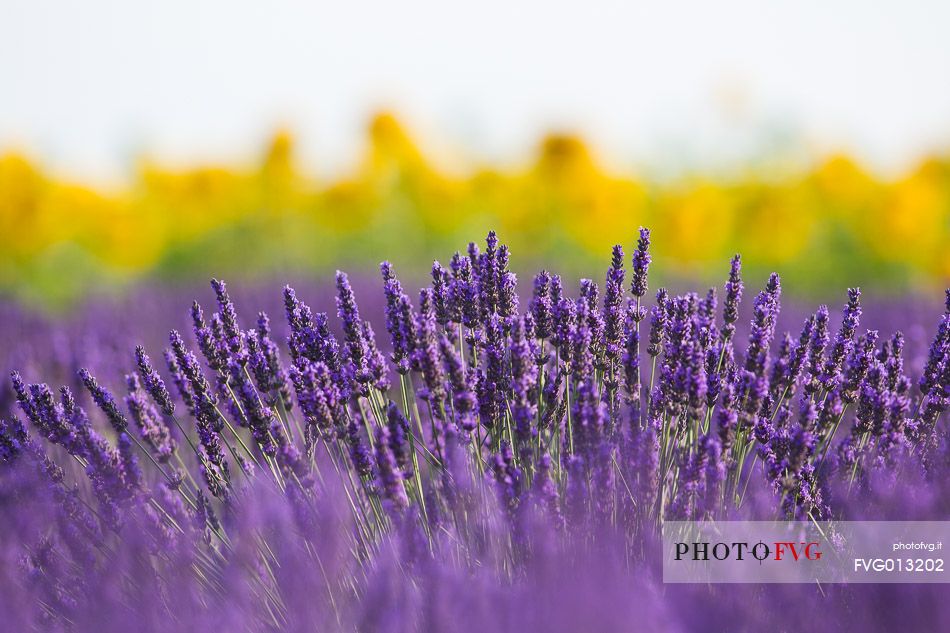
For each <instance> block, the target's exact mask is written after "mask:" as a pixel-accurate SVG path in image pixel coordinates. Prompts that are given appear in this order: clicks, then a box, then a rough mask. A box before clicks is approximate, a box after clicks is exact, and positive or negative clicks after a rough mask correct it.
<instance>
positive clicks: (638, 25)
mask: <svg viewBox="0 0 950 633" xmlns="http://www.w3.org/2000/svg"><path fill="white" fill-rule="evenodd" d="M0 7H2V8H0V151H2V150H3V149H10V148H23V149H27V150H29V151H30V152H31V153H33V154H34V155H36V156H37V157H39V158H41V159H42V160H43V161H44V162H45V163H47V164H49V165H51V166H52V167H53V168H54V169H56V170H58V171H60V172H62V173H66V174H69V175H72V176H76V177H81V178H85V179H93V180H101V181H106V182H108V181H115V180H116V179H118V180H120V181H121V179H122V178H123V177H124V176H125V175H126V174H127V173H128V170H129V167H130V165H131V164H132V159H133V158H134V157H136V156H142V155H148V156H150V157H154V158H158V159H159V160H163V161H167V162H170V163H174V164H179V163H185V164H187V163H192V162H196V161H203V160H217V161H224V162H229V161H231V162H233V161H237V160H241V159H247V158H250V157H253V156H254V155H255V152H256V151H257V150H258V148H259V147H260V145H261V142H262V140H263V139H265V138H266V137H267V136H268V135H269V134H270V132H271V131H273V130H274V129H275V128H277V127H278V126H281V125H283V126H287V127H290V128H292V129H294V130H296V131H297V132H298V133H299V136H300V139H301V145H302V148H301V149H302V153H303V154H304V157H305V158H306V160H307V162H308V165H309V166H311V167H312V168H313V169H315V170H318V171H319V170H323V171H331V172H332V171H333V170H339V169H344V168H345V167H346V166H347V165H349V164H350V163H351V162H352V160H353V159H354V157H355V156H356V155H357V153H358V150H359V148H360V143H361V140H362V135H363V132H362V130H363V128H364V126H365V122H366V120H367V117H368V115H369V114H370V113H371V112H373V111H375V110H377V109H379V108H381V107H387V108H391V109H394V110H396V111H397V112H399V113H401V114H402V115H403V116H404V118H405V119H406V120H407V122H408V123H409V124H410V126H411V127H412V128H413V129H415V130H417V131H418V132H419V133H420V134H421V135H422V136H423V139H424V140H426V141H430V142H431V143H432V145H433V147H437V148H438V149H437V151H443V150H445V152H446V153H447V154H448V153H453V154H454V152H455V150H459V149H463V150H465V151H466V152H467V153H468V155H470V156H474V157H477V158H479V159H484V160H502V161H518V160H522V159H523V158H524V157H526V156H529V155H530V153H531V152H532V150H533V148H534V146H535V145H536V142H537V139H538V138H539V136H540V135H541V134H542V133H543V132H545V131H548V130H552V129H567V130H573V131H578V132H580V133H582V134H584V135H586V136H587V137H588V138H590V139H591V141H592V142H593V144H594V146H595V147H596V148H598V149H599V150H600V151H601V152H602V153H603V154H604V155H605V156H607V157H609V159H610V160H611V161H615V162H617V163H619V164H621V165H627V164H629V165H635V164H650V163H656V164H664V163H676V162H684V163H691V162H692V163H701V164H718V163H723V162H728V161H730V160H735V159H736V158H739V159H743V158H748V157H749V156H752V155H756V154H759V153H763V152H765V153H767V152H768V151H769V150H770V148H774V147H785V148H786V149H788V146H792V147H795V148H798V149H802V148H804V150H805V151H807V152H818V153H822V152H827V151H831V150H834V149H839V148H843V149H847V150H850V151H853V152H854V153H857V154H858V155H860V156H862V157H864V158H865V159H866V160H868V161H869V162H871V163H872V164H873V165H875V166H878V167H880V168H881V169H890V170H894V169H901V168H903V167H906V166H907V165H909V164H911V163H912V162H913V161H914V160H915V159H916V158H917V157H919V156H920V155H921V154H923V153H926V152H928V151H932V150H935V149H947V148H950V3H948V2H940V1H939V0H935V1H932V2H925V1H922V0H863V1H857V0H854V1H853V0H847V1H840V0H823V1H817V0H794V1H781V2H780V1H776V0H712V1H710V0H705V1H697V2H686V1H684V0H663V1H659V0H658V1H655V2H636V1H634V0H626V1H619V2H608V1H607V0H586V1H583V2H572V3H566V2H556V1H554V0H520V1H518V0H478V1H477V2H474V1H473V2H467V3H459V2H451V1H448V0H399V1H397V2H367V1H365V0H336V1H334V2H307V3H304V2H284V1H279V0H272V1H268V2H264V1H256V2H245V1H237V0H227V1H208V0H188V1H186V0H163V1H162V2H142V1H139V0H135V1H132V0H116V1H106V0H81V1H59V2H52V1H49V0H18V1H11V0H0ZM435 140H438V141H439V143H435ZM445 148H447V149H445Z"/></svg>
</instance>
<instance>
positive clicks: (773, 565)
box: [663, 521, 950, 583]
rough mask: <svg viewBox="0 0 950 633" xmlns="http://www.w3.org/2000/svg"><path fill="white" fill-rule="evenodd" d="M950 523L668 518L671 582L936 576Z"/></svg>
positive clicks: (941, 578) (940, 578)
mask: <svg viewBox="0 0 950 633" xmlns="http://www.w3.org/2000/svg"><path fill="white" fill-rule="evenodd" d="M947 539H950V522H946V521H943V522H941V521H917V522H887V521H859V522H822V523H818V522H797V521H727V522H720V523H714V522H688V521H668V522H666V523H664V525H663V580H664V582H670V583H691V582H702V583H811V582H823V583H839V582H840V583H861V582H875V583H881V582H894V583H921V582H922V583H933V582H950V574H947V573H945V572H944V569H945V566H944V562H943V558H942V551H943V541H944V540H947Z"/></svg>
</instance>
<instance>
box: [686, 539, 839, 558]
mask: <svg viewBox="0 0 950 633" xmlns="http://www.w3.org/2000/svg"><path fill="white" fill-rule="evenodd" d="M687 556H688V557H691V558H692V560H694V561H700V560H703V561H708V560H710V559H712V560H719V561H723V560H729V559H730V558H734V559H735V560H750V559H751V560H757V561H759V562H760V563H761V562H762V561H764V560H767V559H770V558H772V559H774V560H776V561H781V560H782V559H783V558H785V559H788V558H789V557H791V559H792V560H794V561H796V562H797V561H800V560H821V543H820V542H819V541H809V542H805V541H799V542H797V543H796V542H794V541H775V542H772V543H765V542H763V541H759V542H758V543H754V544H750V543H749V542H747V541H734V542H732V543H723V542H722V541H720V542H717V543H710V542H708V541H693V542H692V543H676V560H683V557H687Z"/></svg>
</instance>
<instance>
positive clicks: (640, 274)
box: [630, 227, 651, 298]
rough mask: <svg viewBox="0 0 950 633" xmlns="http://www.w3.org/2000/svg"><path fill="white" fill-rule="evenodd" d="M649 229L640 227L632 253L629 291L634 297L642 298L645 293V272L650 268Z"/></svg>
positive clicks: (646, 287)
mask: <svg viewBox="0 0 950 633" xmlns="http://www.w3.org/2000/svg"><path fill="white" fill-rule="evenodd" d="M650 259H651V258H650V229H648V228H644V227H640V239H638V240H637V249H636V250H635V251H634V252H633V280H632V281H631V283H630V291H631V292H632V293H633V296H634V297H638V298H640V297H643V295H645V294H646V293H647V289H648V285H647V272H648V270H649V268H650Z"/></svg>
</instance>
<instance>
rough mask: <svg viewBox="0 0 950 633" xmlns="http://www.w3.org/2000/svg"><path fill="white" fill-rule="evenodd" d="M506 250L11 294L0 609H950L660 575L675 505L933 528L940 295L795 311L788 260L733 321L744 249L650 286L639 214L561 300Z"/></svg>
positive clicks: (822, 613) (606, 624) (306, 614)
mask: <svg viewBox="0 0 950 633" xmlns="http://www.w3.org/2000/svg"><path fill="white" fill-rule="evenodd" d="M508 260H509V252H508V250H507V248H506V247H505V246H503V245H499V244H498V241H497V239H496V237H495V235H494V234H489V236H488V240H487V244H486V247H485V248H484V250H481V249H479V248H478V247H477V246H476V245H475V244H471V245H469V248H468V251H467V253H456V255H454V256H453V257H452V258H451V260H450V261H449V263H448V265H447V266H442V265H440V264H438V263H437V264H435V265H434V266H433V269H432V283H431V286H430V287H427V288H424V289H423V290H422V291H421V292H420V293H419V297H418V299H417V300H413V299H410V297H409V296H408V295H407V293H406V291H405V290H404V288H403V286H402V284H401V283H400V282H399V281H398V280H397V278H396V275H395V272H394V271H393V269H392V267H391V266H390V265H389V264H386V263H384V264H383V265H382V266H381V271H382V277H383V279H382V285H383V292H382V293H377V301H376V303H374V304H368V303H364V304H363V305H362V308H363V309H362V311H360V309H359V308H358V307H357V302H356V297H355V293H354V292H353V290H352V287H351V285H350V282H349V280H348V279H347V277H346V275H344V274H342V273H340V274H338V275H337V278H336V288H335V293H336V297H337V298H336V306H335V310H331V311H335V312H336V317H335V318H333V317H329V316H328V315H327V314H326V313H323V312H314V311H313V310H311V308H310V307H308V306H307V304H306V303H304V301H305V299H307V298H309V297H311V296H314V297H320V296H325V295H326V292H325V291H326V289H323V291H324V292H322V293H321V292H320V289H319V288H309V289H307V291H306V292H300V293H298V292H295V291H294V289H292V288H290V287H285V288H284V292H283V303H282V304H279V305H277V306H275V307H276V309H278V310H280V311H282V312H283V317H284V318H283V319H277V318H275V319H274V321H273V322H271V321H270V319H269V318H268V316H266V315H265V314H263V313H261V314H259V315H258V314H254V313H238V312H237V310H236V309H235V305H234V303H233V302H232V299H231V297H230V296H229V294H228V288H226V287H225V285H224V283H222V282H218V281H215V282H213V283H212V289H213V292H214V295H215V303H216V306H215V309H214V310H205V309H204V307H203V306H201V305H200V304H199V303H197V302H195V303H194V304H193V305H192V306H191V310H190V315H188V316H190V318H189V319H188V320H187V321H186V320H185V315H186V313H187V312H188V311H187V310H182V311H181V312H180V313H179V314H178V315H171V314H166V313H165V312H164V306H167V305H169V301H168V299H169V298H168V297H166V298H165V299H162V298H161V297H156V296H154V295H143V296H142V297H141V302H140V304H139V305H138V306H136V307H135V308H134V309H131V310H128V311H118V310H115V309H108V308H100V309H98V310H97V309H96V308H95V306H93V307H90V308H89V311H88V312H87V313H86V314H85V317H84V318H79V319H76V320H72V321H66V322H48V321H45V320H42V319H40V318H39V317H36V316H31V315H29V314H27V313H24V312H21V311H19V310H18V309H15V308H12V307H9V306H8V307H4V308H0V309H2V310H3V315H2V317H3V319H4V325H3V328H2V330H0V332H2V334H0V336H2V340H0V342H2V347H3V351H2V355H0V364H5V365H10V366H11V369H14V370H15V371H13V373H12V374H11V380H10V381H9V383H8V385H4V388H3V390H2V391H0V417H2V418H3V422H2V424H0V481H2V485H0V513H2V515H0V534H2V542H0V622H3V628H4V630H10V631H26V630H43V631H46V630H53V631H59V630H63V631H127V630H129V629H134V630H138V631H191V630H201V629H202V627H214V629H220V630H225V627H227V630H234V631H324V630H340V631H480V632H483V631H541V630H543V631H552V632H559V631H564V632H576V631H639V630H642V631H686V630H740V631H741V630H749V631H758V630H799V629H804V628H806V627H807V629H808V630H838V629H839V628H840V627H841V626H843V625H844V624H847V625H848V627H849V628H852V629H855V630H857V629H861V630H869V631H874V630H892V629H893V628H894V627H895V626H898V625H899V626H901V627H902V628H905V629H907V630H935V629H936V628H939V627H938V623H939V622H941V621H943V622H946V621H950V607H948V605H947V601H946V599H945V595H944V594H945V591H942V588H941V586H940V585H880V586H876V585H862V586H857V587H849V586H824V587H818V586H805V585H802V586H789V585H768V586H754V585H749V586H729V587H725V588H723V587H718V586H685V585H663V584H662V581H661V573H660V555H659V548H658V545H657V540H658V537H657V533H658V532H657V526H658V524H659V522H661V521H662V520H663V519H700V518H709V517H711V518H751V519H775V518H778V519H781V518H790V519H791V518H796V519H806V520H808V519H815V520H836V519H850V520H856V519H903V520H915V519H937V520H948V519H950V502H948V499H950V496H948V492H950V484H948V474H950V442H948V436H947V420H946V415H945V412H946V409H947V407H948V403H950V293H948V295H947V299H946V301H947V305H946V307H945V309H944V312H943V314H940V313H939V310H937V311H934V313H933V314H931V315H930V316H929V317H928V320H929V321H931V323H929V324H928V326H929V328H930V331H929V333H928V334H927V335H926V336H924V335H923V334H922V332H921V331H920V328H919V327H918V326H916V325H915V324H914V318H913V315H914V310H913V309H912V306H901V307H900V311H899V312H896V311H890V312H888V311H883V312H878V313H877V314H876V315H875V314H874V313H872V314H870V315H868V318H867V319H864V322H870V323H873V324H874V326H875V327H878V328H880V329H879V330H867V329H865V327H866V326H862V319H863V317H862V306H861V295H860V293H859V292H858V291H857V290H850V291H849V292H848V295H847V301H846V304H845V306H844V308H843V309H842V310H840V311H839V310H833V311H829V310H828V309H827V308H826V307H824V306H822V307H819V308H818V309H817V310H816V311H813V312H808V313H804V312H803V313H802V316H801V319H800V320H798V322H797V323H795V324H793V323H792V322H790V321H788V320H782V321H780V320H779V319H780V316H779V315H780V304H781V285H780V281H779V278H778V276H777V275H773V276H772V277H771V278H770V279H768V280H767V282H766V283H765V286H764V289H763V290H762V291H761V292H758V293H756V294H755V297H754V299H753V301H752V302H751V313H750V316H749V317H746V316H744V315H745V314H746V310H747V309H748V308H747V307H746V308H744V307H743V305H744V304H743V303H742V297H743V294H744V291H745V288H744V282H743V280H742V278H741V274H740V273H741V269H740V261H739V259H738V258H736V259H735V260H733V262H732V266H731V272H730V274H729V278H728V281H727V283H726V284H725V286H724V288H723V291H722V293H721V299H720V297H718V296H717V294H716V292H714V291H710V292H709V293H703V294H691V293H687V294H683V295H680V296H671V294H670V293H668V292H667V291H665V290H663V289H660V290H658V291H657V292H655V293H653V292H650V291H649V284H648V268H649V264H650V255H649V233H648V231H646V230H642V231H641V234H640V238H639V240H638V242H637V244H636V246H635V249H634V252H633V255H632V257H631V258H630V260H629V261H628V259H627V257H626V256H625V255H624V253H623V251H622V249H621V247H619V246H618V247H615V249H614V251H613V258H612V261H611V264H610V268H609V269H608V271H607V274H606V278H605V282H604V283H603V284H602V285H601V284H598V283H596V282H594V281H590V280H582V281H581V284H580V289H579V291H578V292H573V291H568V290H566V289H565V288H562V282H561V279H560V278H559V277H558V276H557V275H553V274H549V273H546V272H542V273H540V274H538V275H537V276H536V277H535V279H534V282H533V286H532V288H531V290H530V292H525V291H524V290H523V291H522V293H523V294H522V297H521V298H519V296H518V295H517V293H516V279H515V276H514V274H513V273H511V272H510V270H509V265H508ZM362 294H363V293H361V295H362ZM235 296H236V297H237V304H238V305H240V306H242V308H250V305H246V304H253V305H254V306H255V307H257V306H260V305H262V304H266V303H269V302H274V301H279V299H280V295H279V293H277V292H274V293H273V294H272V295H271V296H270V297H269V298H267V299H264V298H261V297H257V296H254V295H248V296H243V295H242V296H238V295H237V294H235ZM367 298H369V297H367ZM175 302H177V299H175V301H172V303H175ZM747 303H748V302H747ZM720 304H721V305H720ZM181 307H183V308H187V304H184V303H182V304H181ZM269 309H271V314H272V316H274V317H276V316H277V315H276V314H274V313H273V308H269ZM786 312H788V311H786ZM792 312H796V310H795V309H793V310H792ZM839 314H840V316H839ZM740 315H742V316H740ZM882 315H884V316H882ZM366 318H369V319H370V320H371V321H372V325H371V324H370V321H367V320H364V319H366ZM165 319H167V320H165ZM891 324H893V325H894V326H900V327H901V328H904V329H905V331H906V334H907V337H906V338H905V336H904V334H901V333H900V332H899V331H896V330H897V329H898V328H897V327H893V328H891V327H887V326H889V325H891ZM164 327H177V328H178V329H177V330H173V331H172V332H171V333H170V335H169V336H168V337H164V336H163V335H162V332H163V329H164ZM785 327H788V328H792V327H794V328H795V329H793V330H792V331H791V333H790V334H786V335H781V334H779V332H781V331H782V330H783V329H784V328H785ZM908 327H910V329H909V330H907V328H908ZM374 328H375V331H376V332H379V333H380V334H381V335H382V336H381V337H380V340H378V341H377V336H376V334H375V333H374ZM885 328H886V331H885ZM384 333H385V334H388V336H387V335H385V334H384ZM139 344H142V345H144V347H137V346H138V345H139ZM381 349H382V350H384V351H381ZM37 350H49V353H47V354H42V353H40V354H38V353H37ZM41 380H46V381H49V382H48V384H44V383H42V382H39V381H41ZM34 381H36V382H34ZM60 384H64V385H65V386H63V387H61V388H59V387H57V385H60ZM724 589H725V590H724Z"/></svg>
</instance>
